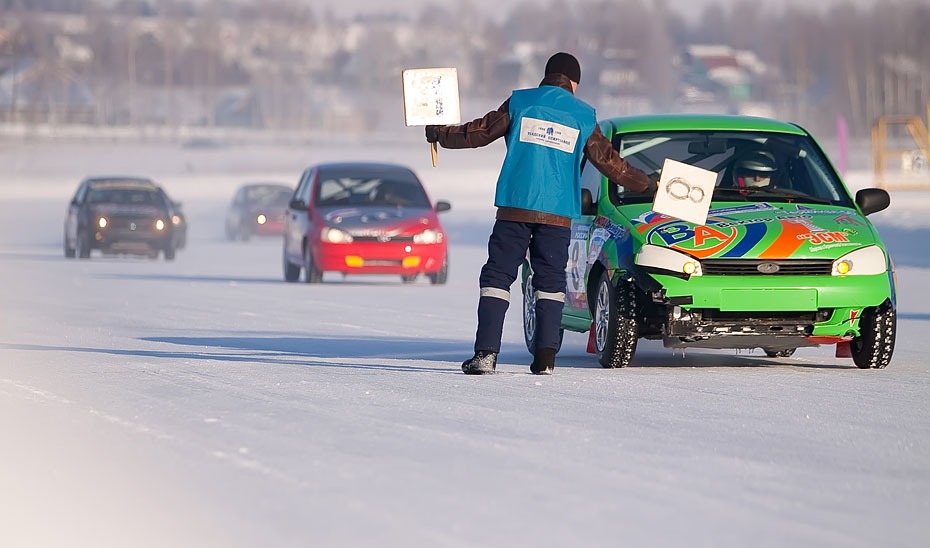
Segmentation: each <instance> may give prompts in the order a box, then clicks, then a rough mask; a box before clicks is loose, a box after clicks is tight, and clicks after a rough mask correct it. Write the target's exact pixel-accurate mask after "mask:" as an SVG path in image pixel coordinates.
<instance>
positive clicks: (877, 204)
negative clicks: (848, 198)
mask: <svg viewBox="0 0 930 548" xmlns="http://www.w3.org/2000/svg"><path fill="white" fill-rule="evenodd" d="M856 205H857V206H859V209H861V210H862V214H863V215H871V214H872V213H876V212H878V211H881V210H883V209H886V208H887V207H888V206H889V205H891V196H889V195H888V191H887V190H885V189H883V188H863V189H862V190H860V191H859V192H856Z"/></svg>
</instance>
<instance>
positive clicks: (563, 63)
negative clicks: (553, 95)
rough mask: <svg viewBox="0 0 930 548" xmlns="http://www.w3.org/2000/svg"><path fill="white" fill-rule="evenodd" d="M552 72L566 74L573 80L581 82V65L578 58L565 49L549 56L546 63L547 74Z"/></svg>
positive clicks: (577, 82)
mask: <svg viewBox="0 0 930 548" xmlns="http://www.w3.org/2000/svg"><path fill="white" fill-rule="evenodd" d="M550 74H564V75H565V76H568V79H569V80H571V81H572V82H575V83H576V84H580V83H581V65H579V64H578V59H575V56H574V55H572V54H570V53H565V52H564V51H560V52H558V53H556V54H555V55H553V56H552V57H550V58H549V61H548V62H547V63H546V75H547V76H548V75H550Z"/></svg>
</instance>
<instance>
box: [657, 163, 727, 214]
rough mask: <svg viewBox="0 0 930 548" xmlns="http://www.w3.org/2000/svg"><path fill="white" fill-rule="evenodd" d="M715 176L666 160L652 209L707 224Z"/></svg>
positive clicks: (715, 180)
mask: <svg viewBox="0 0 930 548" xmlns="http://www.w3.org/2000/svg"><path fill="white" fill-rule="evenodd" d="M716 182H717V173H716V172H714V171H710V170H707V169H702V168H699V167H697V166H692V165H689V164H685V163H682V162H676V161H675V160H670V159H668V158H666V160H665V163H664V164H663V165H662V176H661V177H660V178H659V188H658V190H657V191H656V197H655V200H653V202H652V210H653V211H655V212H656V213H661V214H663V215H668V216H670V217H677V218H679V219H681V220H683V221H688V222H690V223H694V224H696V225H703V224H704V223H705V222H707V212H708V211H710V201H711V196H713V194H714V185H715V184H716Z"/></svg>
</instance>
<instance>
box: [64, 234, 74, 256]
mask: <svg viewBox="0 0 930 548" xmlns="http://www.w3.org/2000/svg"><path fill="white" fill-rule="evenodd" d="M76 254H77V251H76V250H75V249H74V248H73V247H71V246H69V245H68V235H67V234H65V258H66V259H73V258H74V256H75V255H76Z"/></svg>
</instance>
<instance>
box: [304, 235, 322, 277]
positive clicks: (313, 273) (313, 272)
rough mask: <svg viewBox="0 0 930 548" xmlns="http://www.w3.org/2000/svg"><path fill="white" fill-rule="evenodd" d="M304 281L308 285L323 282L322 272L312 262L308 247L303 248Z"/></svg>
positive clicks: (311, 254)
mask: <svg viewBox="0 0 930 548" xmlns="http://www.w3.org/2000/svg"><path fill="white" fill-rule="evenodd" d="M304 281H305V282H307V283H308V284H318V283H320V282H322V281H323V272H322V271H321V270H320V269H318V268H317V267H316V264H315V263H314V262H313V253H311V252H310V246H309V245H305V246H304Z"/></svg>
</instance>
